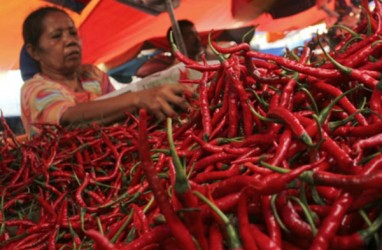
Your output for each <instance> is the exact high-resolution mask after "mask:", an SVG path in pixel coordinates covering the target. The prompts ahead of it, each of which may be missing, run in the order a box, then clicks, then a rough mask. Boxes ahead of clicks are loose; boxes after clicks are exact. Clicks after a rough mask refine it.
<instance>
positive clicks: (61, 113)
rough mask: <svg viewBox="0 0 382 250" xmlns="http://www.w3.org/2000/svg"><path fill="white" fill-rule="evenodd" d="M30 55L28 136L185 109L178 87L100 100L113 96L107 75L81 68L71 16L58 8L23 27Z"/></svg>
mask: <svg viewBox="0 0 382 250" xmlns="http://www.w3.org/2000/svg"><path fill="white" fill-rule="evenodd" d="M23 39H24V44H25V48H26V50H27V52H28V54H29V55H30V56H31V57H32V58H33V59H34V60H35V61H37V62H38V64H39V68H40V71H39V72H38V73H37V74H35V75H34V76H33V77H32V78H30V79H29V80H27V81H25V82H24V84H23V86H22V89H21V118H22V122H23V125H24V128H25V131H26V134H27V135H29V136H31V135H33V133H36V132H38V126H35V125H36V124H40V123H44V124H45V123H49V124H57V125H61V126H67V125H73V124H79V123H84V122H85V123H86V122H97V123H99V124H112V123H115V122H118V121H121V120H123V119H124V118H125V117H126V113H127V112H130V113H133V112H136V111H137V110H138V109H141V108H144V109H147V110H148V112H149V113H151V114H152V115H154V116H155V117H157V118H158V119H165V118H166V117H169V116H175V115H176V111H175V110H176V108H178V107H179V108H182V109H187V108H188V103H187V101H186V99H185V97H184V93H185V92H186V91H192V90H191V89H190V87H189V86H187V85H182V84H165V85H161V86H158V87H154V88H151V89H146V90H142V91H139V92H128V93H124V94H121V95H118V96H115V97H111V98H108V99H103V100H97V98H98V97H100V96H102V95H104V94H106V93H109V92H111V91H113V90H114V88H113V86H112V85H111V83H110V81H109V78H108V75H107V74H106V73H104V72H103V71H101V70H100V69H98V68H97V67H96V66H94V65H84V64H82V44H81V39H80V37H79V36H78V33H77V28H76V27H75V25H74V22H73V20H72V19H71V18H70V16H69V15H68V14H67V13H66V12H65V11H64V10H62V9H59V8H56V7H43V8H40V9H37V10H35V11H33V12H32V13H31V14H30V15H29V16H28V17H27V18H26V19H25V20H24V23H23Z"/></svg>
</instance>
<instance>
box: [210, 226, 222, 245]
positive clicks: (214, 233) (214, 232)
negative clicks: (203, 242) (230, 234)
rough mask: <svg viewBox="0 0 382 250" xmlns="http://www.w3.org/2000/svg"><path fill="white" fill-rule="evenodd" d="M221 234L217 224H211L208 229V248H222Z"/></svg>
mask: <svg viewBox="0 0 382 250" xmlns="http://www.w3.org/2000/svg"><path fill="white" fill-rule="evenodd" d="M223 241H224V239H223V235H222V233H221V232H220V228H219V226H218V225H217V224H211V225H210V230H209V249H210V250H224V249H225V248H224V245H223Z"/></svg>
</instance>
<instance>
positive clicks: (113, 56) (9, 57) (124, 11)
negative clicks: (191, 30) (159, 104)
mask: <svg viewBox="0 0 382 250" xmlns="http://www.w3.org/2000/svg"><path fill="white" fill-rule="evenodd" d="M71 1H75V2H80V3H81V4H82V7H81V8H80V9H76V10H70V8H68V7H67V10H68V11H69V12H70V14H71V16H72V17H73V19H74V20H75V22H76V24H77V26H78V27H79V31H80V35H81V37H82V39H83V59H84V62H85V63H93V64H104V65H105V66H106V68H107V69H108V68H113V67H116V66H118V65H121V64H122V63H125V62H126V61H129V60H130V59H132V58H133V57H135V56H136V55H137V53H138V52H139V51H140V49H141V47H142V45H143V44H144V42H145V41H147V40H150V39H155V38H158V37H163V36H164V34H165V33H166V31H167V29H168V27H170V26H171V20H170V18H169V16H168V14H167V13H166V12H164V13H161V14H158V15H152V14H148V13H147V12H143V11H141V10H139V9H136V8H133V7H131V6H129V5H127V4H124V3H122V2H121V1H118V0H82V1H81V0H71ZM48 2H51V1H42V0H12V1H2V3H1V7H0V19H1V21H0V31H1V33H2V39H1V42H0V53H1V58H0V70H1V71H7V70H11V69H17V68H18V67H19V65H18V61H19V53H20V49H21V47H22V43H23V42H22V37H21V26H22V22H23V20H24V18H25V17H26V15H27V14H28V13H29V12H31V11H32V10H34V9H36V8H38V7H40V6H44V5H47V4H51V3H48ZM56 2H60V0H58V1H56ZM61 2H64V1H63V0H61ZM239 2H240V1H236V0H235V1H234V0H219V1H216V0H180V3H179V6H178V7H177V8H175V15H176V18H177V19H189V20H191V21H193V22H194V23H195V24H196V28H197V29H198V31H201V32H203V31H211V30H222V29H234V28H239V27H244V26H249V25H257V30H259V31H267V32H282V31H287V30H293V29H299V28H302V27H306V26H309V25H312V24H315V23H317V22H320V21H322V20H324V19H325V16H326V14H325V13H324V12H323V11H321V10H319V9H317V8H316V7H315V6H312V7H310V8H308V9H306V10H303V11H301V12H299V13H297V14H295V15H291V16H286V17H279V18H275V17H274V16H273V17H272V13H269V12H264V13H261V14H259V15H257V16H255V17H252V19H250V20H248V18H242V17H241V18H238V17H240V15H239V16H238V13H240V10H239V12H237V5H236V12H235V13H234V12H233V10H234V9H235V3H239ZM244 2H245V1H244ZM247 2H248V3H250V2H251V1H247ZM260 2H261V1H260ZM292 2H295V0H293V1H292ZM332 2H333V1H332ZM240 6H241V8H243V6H242V5H240ZM240 6H239V7H240ZM244 7H245V6H244Z"/></svg>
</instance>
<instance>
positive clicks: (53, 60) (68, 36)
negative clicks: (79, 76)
mask: <svg viewBox="0 0 382 250" xmlns="http://www.w3.org/2000/svg"><path fill="white" fill-rule="evenodd" d="M43 26H44V27H43V33H42V35H41V37H40V40H39V45H38V48H36V49H35V50H34V52H33V55H34V56H33V57H34V58H35V59H36V60H37V61H39V63H40V66H41V71H42V72H43V73H48V74H49V73H53V74H70V73H73V72H75V71H76V69H77V68H78V66H80V65H81V60H82V52H81V40H80V38H79V36H78V34H77V29H76V27H75V26H74V23H73V21H72V20H71V19H70V17H69V16H67V15H66V14H65V13H61V12H51V13H49V14H47V15H46V16H45V18H44V20H43Z"/></svg>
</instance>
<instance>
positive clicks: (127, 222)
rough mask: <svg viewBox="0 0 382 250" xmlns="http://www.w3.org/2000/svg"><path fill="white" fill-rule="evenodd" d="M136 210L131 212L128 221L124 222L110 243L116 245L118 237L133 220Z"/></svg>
mask: <svg viewBox="0 0 382 250" xmlns="http://www.w3.org/2000/svg"><path fill="white" fill-rule="evenodd" d="M133 212H134V209H131V210H130V213H129V215H128V217H127V219H126V220H125V221H124V222H123V224H122V225H121V226H120V227H119V228H118V231H117V232H116V233H115V235H114V236H113V238H111V240H110V242H112V243H115V242H116V241H117V239H118V237H119V236H120V235H121V233H122V232H123V231H124V230H125V229H126V227H127V225H128V224H129V223H130V221H131V218H133V214H134V213H133Z"/></svg>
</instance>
